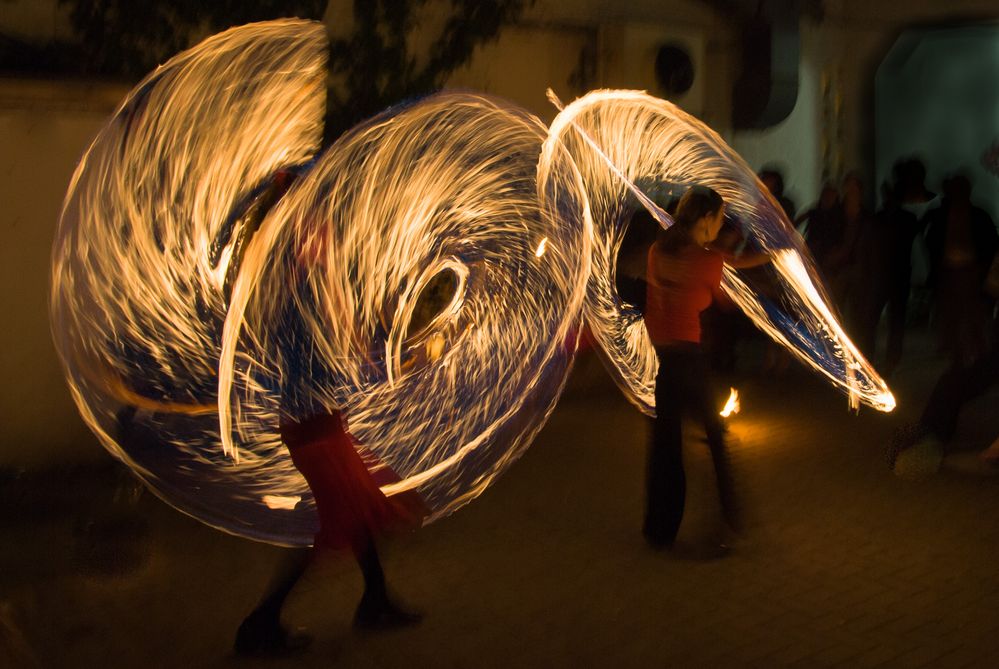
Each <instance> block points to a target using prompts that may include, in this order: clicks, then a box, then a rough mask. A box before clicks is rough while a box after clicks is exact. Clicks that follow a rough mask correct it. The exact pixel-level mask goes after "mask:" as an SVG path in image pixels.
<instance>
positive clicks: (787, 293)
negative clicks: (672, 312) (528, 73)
mask: <svg viewBox="0 0 999 669" xmlns="http://www.w3.org/2000/svg"><path fill="white" fill-rule="evenodd" d="M548 143H549V145H552V146H555V145H558V146H561V147H564V148H565V150H567V151H568V152H569V154H570V155H571V156H572V159H573V162H574V163H575V166H576V167H577V169H578V171H579V174H580V175H581V177H582V180H583V183H584V184H585V189H586V197H587V200H588V203H589V210H590V212H591V215H592V218H593V226H594V230H595V240H594V243H593V246H592V248H593V261H592V270H591V273H590V278H589V282H588V285H587V299H586V302H585V303H584V316H585V319H586V321H587V323H588V324H589V326H590V328H591V331H592V332H593V334H594V337H595V338H596V340H597V342H598V344H599V346H598V350H599V351H600V352H601V354H602V355H603V357H604V361H605V363H606V364H607V367H608V369H609V370H610V371H611V375H612V376H613V377H614V379H615V380H616V381H617V382H618V385H619V386H620V387H621V388H622V390H624V392H625V394H626V395H627V396H628V397H629V399H631V400H632V402H634V403H635V404H636V405H637V406H638V407H639V408H640V409H642V410H643V411H644V412H646V413H649V414H652V413H654V411H655V397H654V393H653V390H654V384H655V373H656V368H657V361H656V356H655V351H654V349H653V348H652V345H651V342H650V341H649V338H648V334H647V333H646V331H645V327H644V323H643V322H642V319H641V317H640V315H639V313H638V311H637V310H636V309H634V308H629V305H626V304H624V303H623V301H622V300H621V299H620V298H619V297H618V295H617V291H616V288H615V272H616V267H615V263H616V255H617V251H618V249H619V247H620V245H621V241H622V240H623V238H624V233H625V231H626V230H627V227H628V224H629V222H630V219H631V216H632V215H633V213H634V211H635V209H636V207H637V206H638V205H637V204H636V203H635V198H633V196H632V195H630V194H631V193H633V190H634V189H635V188H636V186H635V184H636V183H653V184H655V183H661V184H668V185H683V184H694V183H701V184H705V185H708V186H711V187H712V188H714V189H715V190H716V191H718V193H719V194H720V195H721V196H722V197H723V198H724V199H725V201H726V203H727V211H728V212H729V213H730V214H732V215H734V216H735V217H736V218H737V219H738V220H739V222H740V224H741V226H742V230H743V233H744V234H745V236H746V237H747V239H748V241H749V244H750V246H751V247H753V248H754V249H756V250H758V251H762V252H767V253H770V254H774V256H775V262H773V263H772V264H770V265H769V266H767V267H765V268H762V269H757V270H753V271H745V270H742V271H737V270H734V269H732V268H731V267H726V269H725V273H724V281H723V287H724V290H725V292H726V293H727V294H728V295H729V296H730V297H732V299H733V300H734V301H735V302H736V304H738V305H739V306H740V307H741V308H742V309H743V311H745V312H746V313H747V314H748V315H749V316H750V317H751V318H752V319H753V321H754V322H755V323H756V325H757V326H758V327H760V328H761V329H762V330H763V331H764V332H766V333H767V334H769V335H770V336H772V337H774V338H775V339H776V340H777V341H779V342H780V343H782V344H783V345H785V346H787V347H788V348H789V349H790V350H791V351H792V352H793V353H795V354H796V355H797V356H798V357H799V358H801V359H802V360H804V361H805V362H806V363H807V364H809V365H811V366H813V367H815V368H816V369H820V370H821V371H822V372H823V373H824V374H825V375H826V376H827V377H828V378H829V379H830V380H832V381H833V383H834V384H836V385H837V386H839V387H841V388H842V389H843V390H844V391H845V392H846V393H847V395H848V397H849V398H850V400H851V403H853V402H855V401H856V400H858V399H859V400H860V401H863V402H865V403H867V404H869V405H871V406H873V407H875V408H877V409H879V410H882V411H890V410H891V409H892V408H893V407H894V399H893V398H892V396H891V393H890V391H889V390H888V387H887V385H886V384H885V383H884V381H883V380H882V379H881V378H880V376H878V374H877V372H876V371H875V370H874V369H873V367H871V365H870V364H869V363H868V362H867V361H866V360H864V358H863V356H862V355H861V354H860V352H859V351H858V350H857V349H856V347H855V346H854V345H853V344H852V342H850V340H849V338H848V337H847V336H846V334H845V332H844V331H843V329H842V327H841V326H840V325H839V323H838V321H837V318H836V317H835V315H834V314H833V312H832V311H831V309H829V307H828V299H827V298H826V297H825V296H824V295H823V294H822V291H821V288H820V286H821V284H820V282H819V281H818V279H817V275H816V273H815V270H814V268H813V267H812V263H811V261H810V260H809V259H808V258H809V256H808V252H807V250H805V248H804V245H803V243H802V241H801V239H800V237H799V236H798V235H797V233H796V232H795V231H794V229H793V227H792V226H791V224H790V222H789V221H788V220H787V218H786V216H785V215H784V214H783V213H782V212H781V210H780V208H779V206H778V205H777V204H776V202H775V201H774V200H773V198H772V197H771V196H770V194H769V193H768V192H767V191H766V189H765V187H764V186H763V185H762V184H761V183H760V181H759V180H758V179H757V178H756V176H755V174H754V173H753V172H752V170H751V169H750V168H749V166H748V165H746V164H745V162H744V161H743V160H742V159H741V158H740V157H739V156H738V155H737V154H736V153H735V152H734V151H733V150H732V149H731V148H729V147H728V146H727V145H726V144H725V142H724V141H723V140H722V139H721V137H719V136H718V135H717V133H715V132H714V131H713V130H711V129H710V128H708V127H707V126H705V125H704V124H703V123H701V122H700V121H698V120H697V119H695V118H693V117H691V116H690V115H689V114H686V113H685V112H683V111H682V110H680V109H679V108H678V107H676V106H675V105H673V104H671V103H669V102H666V101H665V100H660V99H658V98H654V97H652V96H650V95H648V94H646V93H643V92H639V91H595V92H592V93H589V94H587V95H586V96H584V97H582V98H580V99H578V100H576V101H574V102H573V103H571V104H570V105H568V106H566V107H565V108H564V109H563V110H562V111H561V112H560V113H559V115H558V116H556V118H555V120H554V121H553V122H552V126H551V129H550V132H549V138H548ZM543 157H544V154H543ZM540 174H541V175H542V177H543V178H545V179H551V180H553V181H556V182H557V181H558V179H559V178H561V176H562V175H561V173H560V172H559V171H557V170H552V169H549V168H547V167H546V166H545V165H543V164H542V166H541V168H540ZM565 187H566V188H568V187H569V186H568V185H566V186H565ZM679 194H680V193H679V192H678V193H676V195H679ZM637 200H638V202H642V203H644V202H646V200H648V198H637ZM646 206H647V205H646ZM658 211H660V210H659V208H658V207H655V206H654V207H653V208H651V209H650V214H652V215H653V216H654V217H656V215H657V213H658ZM791 259H793V260H791Z"/></svg>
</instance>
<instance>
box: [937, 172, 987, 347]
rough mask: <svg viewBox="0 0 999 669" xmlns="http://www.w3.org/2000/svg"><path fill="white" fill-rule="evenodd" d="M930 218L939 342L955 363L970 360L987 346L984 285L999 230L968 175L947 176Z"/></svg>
mask: <svg viewBox="0 0 999 669" xmlns="http://www.w3.org/2000/svg"><path fill="white" fill-rule="evenodd" d="M926 218H927V228H926V247H927V250H928V251H929V260H930V273H929V281H928V283H929V285H930V286H931V287H932V288H933V290H934V322H935V324H936V328H937V333H938V337H939V344H940V348H941V350H943V351H946V352H947V353H948V354H950V355H951V357H952V358H953V360H954V362H955V364H957V365H959V366H960V365H964V364H969V363H971V362H973V361H974V360H975V359H977V358H978V357H980V356H981V355H982V354H983V353H984V351H985V346H986V339H987V330H988V326H989V321H990V316H991V310H990V307H991V306H992V300H991V299H989V298H988V297H987V296H986V295H985V293H984V290H983V286H984V282H985V277H986V274H987V273H988V270H989V265H990V264H991V262H992V257H993V256H994V255H995V252H996V249H997V248H999V234H997V233H996V228H995V225H994V224H993V223H992V219H991V218H990V217H989V215H988V214H987V213H985V210H983V209H981V208H979V207H976V206H974V205H973V204H972V203H971V182H970V181H969V180H968V178H967V177H966V176H963V175H956V176H952V177H951V178H949V179H947V180H946V181H945V182H944V199H943V202H942V203H941V205H940V206H939V207H937V208H935V209H932V210H931V211H930V212H929V213H928V214H927V216H926Z"/></svg>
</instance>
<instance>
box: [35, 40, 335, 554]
mask: <svg viewBox="0 0 999 669" xmlns="http://www.w3.org/2000/svg"><path fill="white" fill-rule="evenodd" d="M325 62H326V36H325V31H324V29H323V27H322V26H321V25H319V24H316V23H312V22H306V21H291V20H289V21H276V22H270V23H266V24H253V25H249V26H244V27H241V28H237V29H233V30H230V31H227V32H225V33H222V34H219V35H215V36H213V37H210V38H209V39H207V40H205V41H204V42H202V43H201V44H200V45H198V46H196V47H194V48H192V49H190V50H188V51H185V52H184V53H182V54H179V55H178V56H176V57H175V58H173V59H171V60H170V61H168V62H167V63H165V64H164V65H163V66H161V67H160V68H158V69H157V70H156V71H155V72H153V73H152V74H150V75H149V76H148V77H146V79H145V80H144V81H143V82H142V83H140V84H139V85H138V86H137V87H136V88H135V90H133V91H132V92H131V93H130V94H129V96H128V97H127V98H126V99H125V101H124V102H123V104H122V105H121V107H120V108H119V109H118V110H117V111H116V112H115V114H114V115H113V116H112V118H111V119H110V121H109V122H108V123H107V125H106V126H105V127H104V128H103V129H102V130H101V132H100V134H99V135H98V136H97V138H96V139H95V140H94V142H93V144H92V145H91V146H90V148H89V149H88V151H87V153H86V154H85V156H84V157H83V159H82V160H81V162H80V165H79V167H78V168H77V170H76V172H75V174H74V175H73V179H72V181H71V183H70V186H69V190H68V192H67V195H66V200H65V203H64V205H63V212H62V216H61V219H60V225H59V231H58V234H57V236H56V240H55V243H54V245H53V266H52V297H51V317H52V320H51V322H52V331H53V335H54V338H55V341H56V346H57V350H58V351H59V354H60V356H61V358H62V361H63V364H64V367H65V370H66V373H67V377H68V379H69V382H70V389H71V392H72V395H73V398H74V399H75V401H76V403H77V406H78V407H79V408H80V413H81V415H82V416H83V417H84V420H85V421H86V422H87V424H88V426H89V427H90V428H91V430H92V431H93V432H94V434H96V435H97V436H98V438H99V439H100V441H101V443H102V444H103V445H104V447H105V448H106V449H107V450H108V451H109V452H111V453H112V454H113V455H115V456H116V457H117V458H119V459H120V460H122V461H123V462H125V463H126V464H128V465H129V466H130V467H131V468H132V469H133V470H134V471H136V473H137V474H138V475H139V476H140V477H141V478H142V479H143V480H144V481H145V482H146V483H147V484H148V485H149V486H150V487H151V488H152V489H153V490H154V491H155V492H156V493H157V494H159V495H160V496H162V497H163V498H164V499H166V500H167V501H168V502H169V503H170V504H172V505H174V506H176V507H177V508H179V509H181V510H183V511H185V512H187V513H190V514H192V515H194V516H195V517H197V518H199V519H200V520H202V521H204V522H206V523H208V524H211V525H213V526H216V527H220V528H222V529H226V530H229V531H234V532H237V533H240V534H245V535H249V536H253V537H255V538H260V539H265V540H273V541H281V540H283V539H284V538H286V537H289V536H290V537H294V536H299V535H301V536H308V534H309V533H311V532H312V531H313V529H314V525H315V520H314V518H313V513H312V511H311V508H310V505H311V496H307V497H305V499H306V503H305V504H304V505H303V506H301V507H300V510H299V512H297V513H295V514H288V513H285V512H281V513H275V512H268V511H267V507H266V505H265V502H264V496H265V495H277V496H284V497H288V498H291V497H296V496H305V495H306V494H307V493H306V491H307V486H306V485H305V482H304V480H303V479H302V478H301V476H300V475H299V474H298V473H297V471H296V470H295V469H294V467H293V466H292V465H291V462H290V459H289V458H288V457H287V454H286V451H285V449H284V448H282V447H281V445H280V443H279V442H278V441H277V439H276V435H274V438H273V439H271V440H270V441H269V442H268V441H265V440H260V441H259V442H258V443H256V444H254V449H253V450H250V449H247V450H245V452H244V457H243V459H242V461H241V462H240V463H239V465H238V466H233V464H232V462H231V460H230V459H229V458H227V457H226V456H225V455H224V454H223V453H222V452H221V449H220V448H219V429H218V413H217V396H216V393H217V384H218V376H217V369H218V359H219V351H220V343H221V329H222V324H223V322H224V319H225V314H226V311H227V296H226V283H227V280H228V281H231V279H232V278H233V277H234V275H235V274H236V273H237V272H238V269H239V267H238V264H239V262H238V261H239V253H238V251H237V250H238V249H241V248H242V247H243V244H244V243H245V238H246V237H247V236H249V235H250V234H252V226H253V222H254V221H253V218H254V215H255V207H257V206H258V202H257V200H258V199H259V198H255V197H254V196H253V194H254V193H255V192H257V190H259V188H258V187H259V184H261V183H264V182H266V181H267V180H268V179H269V178H270V177H271V175H272V174H274V173H275V172H276V171H278V170H281V169H284V168H288V167H291V166H295V165H298V164H301V163H304V162H305V161H307V160H309V159H310V158H311V157H312V156H313V155H314V154H315V152H316V151H317V150H318V149H319V145H320V142H321V139H322V118H323V113H324V99H325V92H324V91H325V76H326V67H325ZM220 82H223V85H220ZM240 212H242V213H240ZM282 514H285V515H282Z"/></svg>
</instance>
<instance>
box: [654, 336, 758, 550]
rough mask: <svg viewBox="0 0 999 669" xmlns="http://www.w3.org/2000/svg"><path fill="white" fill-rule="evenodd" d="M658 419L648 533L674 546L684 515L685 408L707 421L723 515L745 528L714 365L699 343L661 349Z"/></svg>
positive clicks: (657, 388)
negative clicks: (713, 379) (712, 371)
mask: <svg viewBox="0 0 999 669" xmlns="http://www.w3.org/2000/svg"><path fill="white" fill-rule="evenodd" d="M656 352H657V353H658V355H659V372H658V373H657V374H656V419H655V423H654V425H653V429H652V444H651V448H650V449H649V466H648V480H647V498H646V509H645V528H644V531H645V535H646V537H648V539H649V540H650V541H653V542H656V543H659V544H664V545H670V544H672V543H673V540H674V539H675V538H676V533H677V530H679V529H680V521H681V520H682V519H683V509H684V504H685V499H686V493H687V477H686V474H685V473H684V470H683V432H682V420H683V415H684V413H685V411H690V412H691V413H692V414H693V415H694V417H695V418H696V419H698V420H700V421H702V422H703V423H704V429H705V432H706V433H707V438H708V448H710V449H711V458H712V460H713V461H714V466H715V476H716V477H717V480H718V494H719V496H720V498H721V507H722V514H723V515H724V517H725V520H726V522H727V523H728V524H729V526H730V527H731V528H732V529H736V530H737V529H739V526H740V521H739V510H738V506H737V504H736V495H735V490H734V486H733V481H732V472H731V466H730V464H729V460H728V452H727V451H726V449H725V426H724V424H723V423H722V420H721V417H720V416H719V415H718V411H719V407H718V406H717V398H716V397H715V394H714V391H713V388H712V385H711V379H710V377H709V374H708V365H707V362H706V360H705V358H704V355H703V353H702V352H701V347H700V346H699V345H697V344H686V343H681V344H674V345H670V346H661V347H657V348H656Z"/></svg>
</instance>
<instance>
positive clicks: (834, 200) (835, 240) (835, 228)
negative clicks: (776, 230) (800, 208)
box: [795, 182, 846, 285]
mask: <svg viewBox="0 0 999 669" xmlns="http://www.w3.org/2000/svg"><path fill="white" fill-rule="evenodd" d="M795 223H798V224H800V226H799V230H801V231H802V234H803V235H804V236H805V242H806V243H807V244H808V250H809V251H811V253H812V257H813V258H814V259H815V264H816V265H818V268H819V271H820V272H821V273H822V278H823V279H824V280H825V282H826V284H827V285H829V284H830V283H831V282H832V281H833V279H834V278H835V270H836V267H835V266H834V265H833V263H834V261H835V260H836V256H835V252H836V250H837V249H839V248H840V246H841V245H842V244H843V239H844V236H845V232H846V222H845V221H844V220H843V208H842V207H841V206H840V203H839V191H838V190H836V186H835V184H833V183H829V182H827V183H826V184H824V185H823V186H822V193H821V194H820V195H819V201H818V202H817V203H816V204H815V206H814V207H812V208H811V209H809V210H808V211H806V212H805V213H804V214H802V215H801V216H799V217H798V219H797V221H795Z"/></svg>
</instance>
